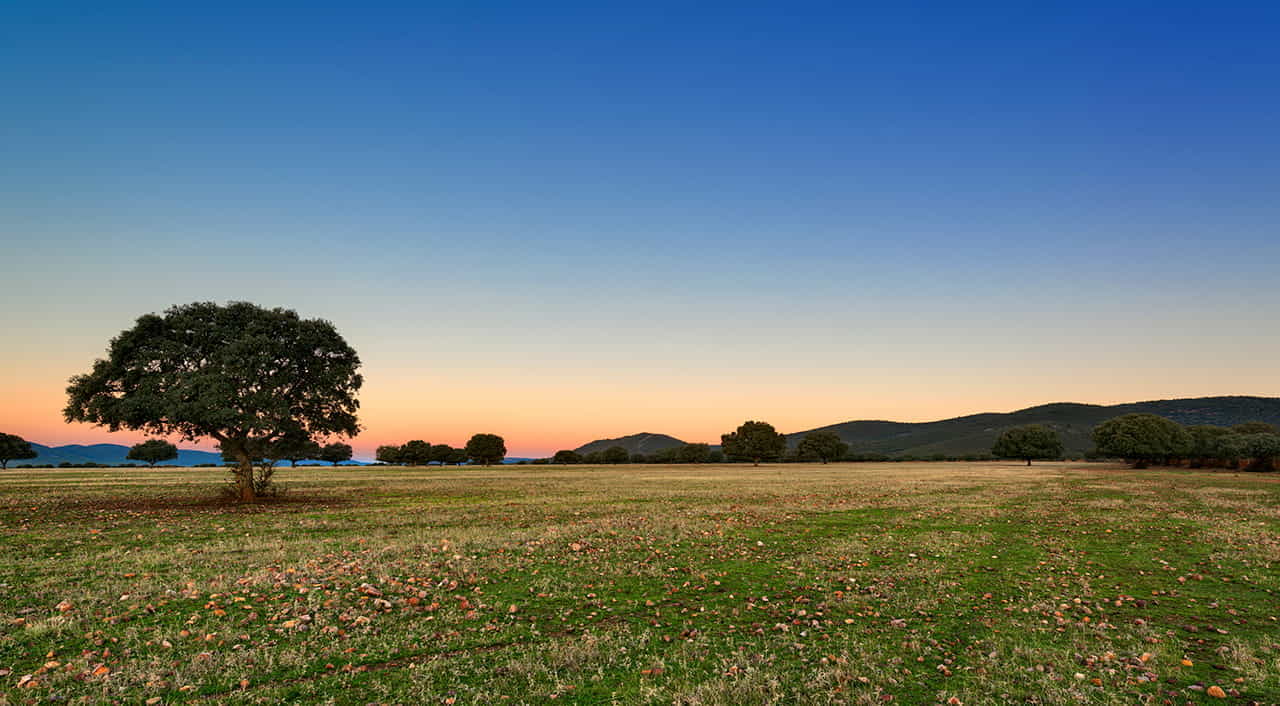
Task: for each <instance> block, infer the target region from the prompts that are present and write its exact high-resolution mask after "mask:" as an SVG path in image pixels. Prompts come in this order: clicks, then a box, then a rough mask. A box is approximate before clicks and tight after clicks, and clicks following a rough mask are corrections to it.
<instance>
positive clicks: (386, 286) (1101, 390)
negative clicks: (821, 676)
mask: <svg viewBox="0 0 1280 706" xmlns="http://www.w3.org/2000/svg"><path fill="white" fill-rule="evenodd" d="M693 5H695V4H694V3H687V2H680V3H674V2H673V3H667V2H643V3H630V4H622V3H557V2H547V3H531V2H518V3H475V2H450V3H431V2H416V3H408V2H406V3H386V2H360V3H355V2H349V3H325V2H308V3H288V4H283V3H263V2H254V3H239V2H218V3H203V4H199V5H197V4H195V3H185V2H172V1H169V0H166V1H165V2H147V3H133V2H112V3H101V2H93V3H90V2H71V1H68V2H50V1H48V0H40V1H34V0H8V2H5V3H2V4H0V237H3V242H4V250H3V257H2V258H0V277H2V278H3V279H2V281H3V285H2V286H3V288H4V289H3V291H4V293H5V294H4V306H3V307H0V329H2V330H3V331H4V335H3V337H2V338H0V364H2V366H0V400H2V403H0V431H7V432H13V433H18V434H21V435H23V436H25V437H26V438H28V439H30V440H33V441H38V442H41V443H46V444H61V443H72V442H84V443H87V442H98V441H115V442H119V443H126V442H130V443H131V442H132V441H133V440H135V439H137V438H140V437H139V436H138V435H131V434H114V435H113V434H108V433H106V432H104V431H102V430H99V429H94V428H92V427H88V426H81V425H67V424H65V423H63V421H62V419H61V415H60V410H61V407H62V405H63V403H64V395H63V390H64V388H65V385H66V379H67V378H68V377H70V376H71V375H73V374H76V373H79V372H84V371H87V370H88V368H89V365H90V363H91V361H92V360H93V359H94V358H95V357H98V356H101V355H102V354H103V352H104V351H105V348H106V344H107V341H108V340H109V339H110V337H111V336H112V335H114V334H116V333H117V332H119V331H120V330H122V329H124V328H127V327H129V326H130V325H131V324H132V322H133V320H134V319H135V318H136V317H137V316H138V315H140V314H143V313H146V312H152V311H160V310H162V309H164V308H165V307H167V306H169V305H171V304H177V303H185V302H190V301H197V300H215V301H225V300H230V299H244V300H249V301H253V302H256V303H259V304H262V305H267V306H286V307H290V308H294V309H297V310H298V311H299V312H300V313H302V314H303V315H306V316H310V317H322V318H327V319H329V320H331V321H333V322H334V323H335V324H336V325H337V327H338V329H339V331H341V332H342V333H343V334H344V335H345V336H346V338H347V340H348V341H349V342H350V343H351V344H352V345H353V346H354V347H355V348H356V350H357V351H359V353H360V354H361V357H362V358H363V360H364V364H365V365H364V372H365V374H366V380H367V382H366V385H365V389H364V391H363V393H362V394H361V402H362V421H363V423H364V425H365V427H366V431H365V432H364V433H363V434H362V435H361V436H360V437H359V438H358V439H357V440H356V444H355V445H356V447H357V455H358V456H366V457H367V456H368V455H370V454H371V452H372V449H373V447H374V446H376V445H378V444H382V443H390V442H397V443H398V442H402V441H404V440H406V439H410V438H422V439H426V440H428V441H431V442H434V443H451V444H461V443H463V442H465V440H466V438H467V437H468V436H469V435H470V434H471V433H474V432H479V431H487V432H496V433H499V434H502V435H503V436H505V437H506V439H507V446H508V448H509V449H510V451H511V453H512V454H513V455H542V454H549V453H550V452H552V451H554V450H556V449H558V448H564V447H573V446H577V445H579V444H581V443H583V442H586V441H589V440H591V439H594V438H599V437H603V436H618V435H622V434H628V433H632V432H638V431H653V432H665V433H669V434H673V435H675V436H679V437H681V438H684V439H686V440H690V441H713V442H714V441H717V440H718V435H719V434H720V433H721V432H724V431H727V430H729V429H731V428H732V427H734V426H736V425H737V424H738V423H740V422H741V421H743V420H744V419H748V418H763V419H766V420H769V421H772V422H773V423H774V424H775V425H777V426H778V427H779V428H780V429H781V430H783V431H797V430H801V429H806V428H811V427H814V426H819V425H823V424H829V423H834V422H838V421H844V420H848V419H860V418H890V419H898V420H905V421H912V420H928V419H935V418H942V417H949V416H954V415H958V414H964V413H969V412H977V411H1001V410H1012V409H1017V408H1020V407H1024V406H1028V405H1032V404H1038V403H1043V402H1049V401H1059V400H1073V401H1083V402H1100V403H1108V402H1122V401H1132V400H1138V399H1153V398H1165V397H1181V396H1200V395H1217V394H1257V395H1280V374H1278V373H1277V369H1276V361H1277V353H1280V333H1278V332H1277V328H1276V313H1277V307H1278V305H1280V275H1278V273H1277V264H1278V263H1280V80H1278V78H1277V77H1280V6H1277V5H1276V4H1275V3H1261V2H1258V3H1233V2H1216V3H1208V2H1199V3H1179V2H1161V3H1154V2H1144V3H1126V2H1071V3H1060V4H1058V3H1026V2H1002V3H953V2H935V3H879V4H875V5H871V4H862V3H849V2H830V3H813V2H794V1H791V2H785V3H784V2H775V3H732V4H729V3H724V4H721V3H714V4H713V3H698V4H696V7H694V6H693ZM203 446H204V447H205V448H208V447H209V446H208V445H207V444H205V445H203Z"/></svg>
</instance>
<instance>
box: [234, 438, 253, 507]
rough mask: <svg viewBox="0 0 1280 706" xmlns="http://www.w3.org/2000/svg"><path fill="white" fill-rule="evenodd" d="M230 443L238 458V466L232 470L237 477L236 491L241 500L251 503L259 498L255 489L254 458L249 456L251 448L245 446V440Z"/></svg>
mask: <svg viewBox="0 0 1280 706" xmlns="http://www.w3.org/2000/svg"><path fill="white" fill-rule="evenodd" d="M228 445H229V446H231V449H230V451H231V452H232V454H233V455H234V456H235V459H236V468H235V470H233V471H232V474H233V475H234V476H235V479H236V492H237V494H238V495H239V496H240V502H242V503H251V502H253V501H254V500H257V499H258V495H257V493H255V492H254V490H253V459H251V458H249V450H248V449H246V448H245V444H244V441H238V442H231V443H230V444H228Z"/></svg>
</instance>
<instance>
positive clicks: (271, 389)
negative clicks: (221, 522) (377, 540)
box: [63, 302, 363, 501]
mask: <svg viewBox="0 0 1280 706" xmlns="http://www.w3.org/2000/svg"><path fill="white" fill-rule="evenodd" d="M359 367H360V359H359V357H357V355H356V352H355V351H354V350H353V349H352V348H351V347H350V346H349V345H347V342H346V341H345V340H343V338H342V336H341V335H339V334H338V332H337V330H336V329H335V328H334V327H333V324H331V323H329V322H327V321H323V320H319V319H302V318H300V317H299V316H298V314H297V313H296V312H293V311H289V310H286V309H279V308H277V309H264V308H262V307H259V306H256V305H254V304H250V303H248V302H232V303H230V304H227V305H225V306H222V305H218V304H214V303H212V302H198V303H194V304H185V305H182V306H175V307H172V308H170V309H167V310H166V311H165V312H164V314H162V315H157V314H146V315H144V316H141V317H139V318H138V320H137V323H136V324H135V325H134V327H133V328H131V329H129V330H127V331H124V332H122V333H120V334H119V335H118V336H116V337H115V338H113V339H112V340H111V343H110V345H109V347H108V350H107V357H106V358H104V359H99V360H97V361H95V362H94V364H93V368H92V370H91V371H90V372H88V373H86V374H83V375H77V376H75V377H73V378H71V381H70V385H69V386H68V387H67V396H68V402H67V406H66V408H65V409H64V410H63V415H64V416H65V417H66V420H67V421H68V422H88V423H91V424H97V425H99V426H104V427H106V428H108V429H110V430H111V431H118V430H121V429H129V430H137V431H144V432H147V433H150V434H156V435H164V436H167V435H179V436H181V437H182V438H183V439H187V440H195V439H200V438H212V439H216V440H217V441H218V442H219V445H220V446H221V447H222V449H223V450H224V452H226V453H228V454H229V455H230V456H231V457H233V458H235V459H236V462H237V466H236V467H235V468H234V469H233V475H234V477H235V480H236V485H237V489H238V495H239V497H240V499H241V500H242V501H252V500H254V499H255V497H256V493H255V491H254V487H253V461H252V458H251V457H250V456H251V454H250V452H249V449H248V448H247V445H248V443H249V440H250V439H251V438H262V439H264V440H266V441H268V442H272V441H275V440H278V439H280V438H282V437H283V436H285V435H286V434H289V433H291V432H292V433H297V434H302V435H305V436H306V437H307V438H311V439H314V438H317V437H324V436H328V435H339V436H354V435H355V434H357V433H358V432H359V431H360V427H359V425H358V423H357V419H356V412H357V410H358V408H359V402H358V400H357V399H356V393H357V392H358V391H359V389H360V386H361V385H362V383H363V379H362V378H361V376H360V375H359V373H358V372H357V370H358V369H359Z"/></svg>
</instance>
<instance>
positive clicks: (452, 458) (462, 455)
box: [448, 449, 467, 466]
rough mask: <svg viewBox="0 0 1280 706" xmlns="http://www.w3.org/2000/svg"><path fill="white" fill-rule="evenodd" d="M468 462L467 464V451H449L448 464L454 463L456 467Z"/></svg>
mask: <svg viewBox="0 0 1280 706" xmlns="http://www.w3.org/2000/svg"><path fill="white" fill-rule="evenodd" d="M466 462H467V450H466V449H452V450H451V451H449V458H448V463H452V464H453V465H455V466H461V465H462V464H464V463H466Z"/></svg>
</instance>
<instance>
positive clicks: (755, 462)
mask: <svg viewBox="0 0 1280 706" xmlns="http://www.w3.org/2000/svg"><path fill="white" fill-rule="evenodd" d="M752 460H753V461H754V462H753V463H752V464H751V465H753V466H759V465H760V459H758V458H757V459H752Z"/></svg>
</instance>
